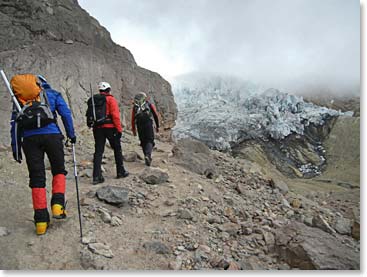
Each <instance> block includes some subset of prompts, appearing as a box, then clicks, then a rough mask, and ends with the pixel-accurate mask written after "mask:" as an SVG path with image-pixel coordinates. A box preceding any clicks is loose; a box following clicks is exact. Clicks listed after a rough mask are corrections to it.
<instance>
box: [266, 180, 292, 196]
mask: <svg viewBox="0 0 367 277" xmlns="http://www.w3.org/2000/svg"><path fill="white" fill-rule="evenodd" d="M270 185H271V186H272V187H273V188H276V189H278V190H279V191H280V193H281V194H283V195H285V194H287V192H288V191H289V188H288V185H287V184H286V183H285V182H284V181H283V180H281V179H273V180H272V182H270Z"/></svg>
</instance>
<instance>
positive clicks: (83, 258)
mask: <svg viewBox="0 0 367 277" xmlns="http://www.w3.org/2000/svg"><path fill="white" fill-rule="evenodd" d="M80 265H81V266H82V268H83V269H86V270H87V269H94V270H102V269H104V265H103V264H102V263H101V262H100V261H98V260H97V259H96V258H95V256H94V255H93V254H92V253H91V252H90V251H88V249H86V248H84V249H82V250H81V251H80Z"/></svg>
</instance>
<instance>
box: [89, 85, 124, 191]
mask: <svg viewBox="0 0 367 277" xmlns="http://www.w3.org/2000/svg"><path fill="white" fill-rule="evenodd" d="M98 89H99V93H100V94H101V95H104V96H105V97H106V121H105V122H106V123H104V124H101V125H98V126H94V127H93V136H94V141H95V152H94V159H93V184H94V185H96V184H99V183H103V182H104V177H103V176H102V169H101V164H102V156H103V152H104V147H105V144H106V139H108V141H109V143H110V145H111V147H112V149H113V152H114V156H115V163H116V173H117V178H125V177H127V176H128V175H129V172H127V171H126V170H125V168H124V163H123V156H122V149H121V141H120V139H121V136H122V126H121V120H120V109H119V106H118V104H117V101H116V99H115V97H113V95H112V94H111V86H110V84H109V83H107V82H100V83H99V85H98Z"/></svg>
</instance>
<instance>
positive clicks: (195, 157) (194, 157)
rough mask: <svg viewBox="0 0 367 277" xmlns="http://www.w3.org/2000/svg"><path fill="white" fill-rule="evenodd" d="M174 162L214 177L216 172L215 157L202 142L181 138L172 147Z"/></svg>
mask: <svg viewBox="0 0 367 277" xmlns="http://www.w3.org/2000/svg"><path fill="white" fill-rule="evenodd" d="M172 153H173V158H174V162H175V163H176V164H177V165H180V166H182V167H184V168H186V169H187V170H190V171H192V172H195V173H198V174H200V175H204V176H206V177H207V178H210V179H212V178H213V177H214V175H215V174H216V168H215V162H214V158H213V156H212V154H211V152H210V150H209V148H208V147H207V146H206V145H205V144H204V143H202V142H199V141H196V140H192V139H188V138H185V139H181V140H179V141H178V142H177V143H176V145H175V146H174V147H173V149H172Z"/></svg>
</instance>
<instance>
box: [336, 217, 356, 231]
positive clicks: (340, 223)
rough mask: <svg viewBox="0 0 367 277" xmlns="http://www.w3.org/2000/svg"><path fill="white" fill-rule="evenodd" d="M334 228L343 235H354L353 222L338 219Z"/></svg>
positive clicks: (341, 218) (342, 218)
mask: <svg viewBox="0 0 367 277" xmlns="http://www.w3.org/2000/svg"><path fill="white" fill-rule="evenodd" d="M334 228H335V231H337V232H338V233H339V234H341V235H350V234H351V233H352V222H351V220H350V219H347V218H344V217H337V218H336V221H335V226H334Z"/></svg>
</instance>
